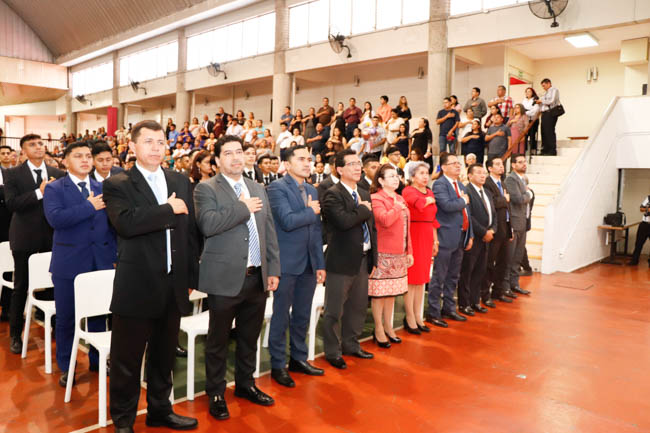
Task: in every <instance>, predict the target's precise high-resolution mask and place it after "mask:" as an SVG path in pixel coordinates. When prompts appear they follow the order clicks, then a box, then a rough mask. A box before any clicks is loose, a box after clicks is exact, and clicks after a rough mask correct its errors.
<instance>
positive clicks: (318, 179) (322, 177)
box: [314, 173, 325, 183]
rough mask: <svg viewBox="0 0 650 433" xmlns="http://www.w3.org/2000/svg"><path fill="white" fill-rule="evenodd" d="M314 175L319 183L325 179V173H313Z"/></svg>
mask: <svg viewBox="0 0 650 433" xmlns="http://www.w3.org/2000/svg"><path fill="white" fill-rule="evenodd" d="M314 176H316V183H321V182H322V181H323V180H324V179H325V173H314Z"/></svg>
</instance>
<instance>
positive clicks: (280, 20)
mask: <svg viewBox="0 0 650 433" xmlns="http://www.w3.org/2000/svg"><path fill="white" fill-rule="evenodd" d="M287 48H289V8H288V7H287V1H286V0H275V55H274V59H273V112H272V113H271V116H272V122H271V124H270V127H271V131H272V132H273V134H277V133H278V132H279V131H280V117H281V116H282V113H283V112H284V107H285V106H287V105H291V89H292V86H293V74H287V73H286V64H285V52H286V50H287ZM291 109H292V110H294V109H295V108H294V107H291ZM276 150H277V149H276Z"/></svg>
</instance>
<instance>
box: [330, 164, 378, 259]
mask: <svg viewBox="0 0 650 433" xmlns="http://www.w3.org/2000/svg"><path fill="white" fill-rule="evenodd" d="M334 179H336V178H334V177H333V179H332V180H334ZM335 183H338V179H337V182H335ZM341 185H343V186H344V187H345V189H346V190H347V191H348V192H349V193H350V196H351V197H352V199H354V196H353V195H352V193H353V192H354V193H356V195H357V197H358V198H359V201H361V196H360V195H359V191H357V187H356V185H355V187H354V189H352V188H350V187H349V186H347V185H346V184H345V182H341ZM358 206H361V205H358ZM364 224H366V230H368V234H370V227H368V223H367V222H364ZM370 242H371V241H368V242H364V243H363V251H364V252H365V251H368V250H370V248H371V246H370Z"/></svg>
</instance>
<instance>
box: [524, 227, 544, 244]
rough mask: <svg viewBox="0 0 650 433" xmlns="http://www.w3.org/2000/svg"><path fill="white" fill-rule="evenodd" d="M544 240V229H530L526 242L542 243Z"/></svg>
mask: <svg viewBox="0 0 650 433" xmlns="http://www.w3.org/2000/svg"><path fill="white" fill-rule="evenodd" d="M543 241H544V230H535V229H532V230H530V231H528V234H527V235H526V242H539V243H542V242H543Z"/></svg>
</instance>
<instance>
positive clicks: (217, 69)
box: [208, 62, 228, 80]
mask: <svg viewBox="0 0 650 433" xmlns="http://www.w3.org/2000/svg"><path fill="white" fill-rule="evenodd" d="M208 74H210V75H212V76H213V77H218V76H219V74H223V79H224V80H227V79H228V75H226V71H224V70H223V69H221V65H220V64H219V63H214V62H213V63H210V64H209V65H208Z"/></svg>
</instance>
